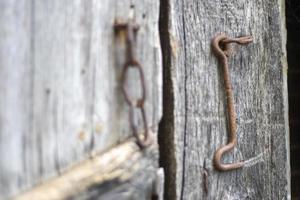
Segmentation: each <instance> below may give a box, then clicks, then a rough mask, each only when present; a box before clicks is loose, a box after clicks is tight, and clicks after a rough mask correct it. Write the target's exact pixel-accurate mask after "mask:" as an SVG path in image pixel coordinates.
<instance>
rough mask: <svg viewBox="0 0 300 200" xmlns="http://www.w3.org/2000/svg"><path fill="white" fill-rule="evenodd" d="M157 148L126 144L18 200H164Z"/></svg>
mask: <svg viewBox="0 0 300 200" xmlns="http://www.w3.org/2000/svg"><path fill="white" fill-rule="evenodd" d="M157 159H158V152H157V146H155V145H154V146H152V147H150V148H149V149H147V150H145V151H140V149H139V148H138V147H137V146H136V145H135V143H134V142H133V141H132V140H131V141H127V142H125V143H124V144H121V145H119V146H117V147H115V148H113V149H111V150H109V151H108V152H105V153H104V154H103V155H97V156H95V157H93V158H92V159H90V160H87V161H84V162H83V163H80V164H79V165H78V166H76V167H74V168H72V169H71V170H70V171H68V172H66V173H64V174H62V175H61V176H60V177H58V178H55V179H53V180H50V181H48V182H46V183H44V184H41V185H39V186H38V187H36V188H34V189H33V190H31V191H28V192H25V193H23V194H21V195H18V196H17V197H16V198H15V200H27V199H28V200H48V199H49V200H52V199H56V200H59V199H109V200H114V199H116V200H117V199H134V200H140V199H145V200H146V199H147V200H148V199H151V198H152V197H154V196H156V198H157V199H161V200H162V193H159V192H158V190H157V189H160V190H161V189H162V187H163V185H162V184H160V182H161V181H162V180H163V178H161V177H160V175H159V174H160V172H159V171H160V170H157V169H156V168H154V167H153V166H156V167H157V162H156V164H153V161H155V160H157Z"/></svg>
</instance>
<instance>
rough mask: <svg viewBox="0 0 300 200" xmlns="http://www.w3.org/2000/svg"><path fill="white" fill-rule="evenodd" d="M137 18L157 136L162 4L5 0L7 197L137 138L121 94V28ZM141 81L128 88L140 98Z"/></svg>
mask: <svg viewBox="0 0 300 200" xmlns="http://www.w3.org/2000/svg"><path fill="white" fill-rule="evenodd" d="M132 5H134V7H133V8H131V7H132ZM131 12H134V13H135V18H136V22H137V23H138V24H139V25H140V30H139V33H138V37H137V40H138V41H137V42H138V43H137V50H136V55H137V58H138V60H139V61H140V63H142V65H143V68H144V70H145V74H146V87H147V100H146V111H147V118H148V121H149V125H150V126H151V127H152V129H153V132H156V131H157V124H158V122H159V120H160V117H161V110H162V106H161V98H162V97H161V96H162V91H161V89H162V88H161V87H162V83H161V82H162V72H161V71H162V70H161V52H160V43H159V33H158V15H159V1H149V0H142V1H140V0H138V1H126V0H121V1H120V0H113V1H112V0H104V1H94V0H92V1H88V0H63V1H61V0H46V1H35V0H31V1H29V0H27V1H26V0H21V1H12V0H9V1H0V87H1V88H0V95H1V98H0V199H3V198H5V197H7V196H11V195H14V194H17V193H18V192H19V191H20V190H23V189H27V188H30V187H32V186H33V185H35V184H38V183H40V182H42V181H43V180H45V179H47V178H49V177H53V176H57V175H58V174H59V173H61V172H62V171H64V170H65V169H67V168H69V167H70V166H72V165H73V164H74V163H76V162H78V161H81V160H84V159H87V158H88V157H90V156H91V155H93V154H94V153H95V152H103V151H104V150H106V149H108V148H110V147H112V146H114V145H115V144H117V143H119V142H121V141H123V140H124V139H126V138H128V137H129V136H131V130H130V128H129V123H128V108H127V105H126V103H125V101H124V98H123V96H122V93H121V88H120V74H121V70H122V64H123V62H124V54H125V52H124V43H123V41H122V38H116V37H115V34H114V30H113V25H114V22H115V20H116V19H117V18H119V19H122V20H124V21H126V20H127V19H128V17H129V13H131ZM137 80H138V77H137V76H131V82H130V84H129V86H128V87H129V88H130V89H129V90H130V91H131V92H133V93H134V94H135V93H136V92H135V91H139V90H137V86H136V85H137V84H136V82H137ZM153 162H154V163H155V161H153Z"/></svg>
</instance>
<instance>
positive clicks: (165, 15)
mask: <svg viewBox="0 0 300 200" xmlns="http://www.w3.org/2000/svg"><path fill="white" fill-rule="evenodd" d="M168 27H169V0H161V1H160V16H159V34H160V43H161V48H162V58H163V118H162V120H161V122H160V124H159V133H158V143H159V154H160V158H159V160H160V161H159V162H160V167H163V168H164V171H165V186H164V199H165V200H173V199H177V197H176V159H175V144H174V97H173V85H172V78H171V44H170V41H171V40H170V34H169V29H168Z"/></svg>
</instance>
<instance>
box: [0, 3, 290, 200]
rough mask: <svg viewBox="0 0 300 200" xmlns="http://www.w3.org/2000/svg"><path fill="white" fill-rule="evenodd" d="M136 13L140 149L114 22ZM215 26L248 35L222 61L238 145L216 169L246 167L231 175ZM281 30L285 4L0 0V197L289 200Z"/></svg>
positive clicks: (133, 78)
mask: <svg viewBox="0 0 300 200" xmlns="http://www.w3.org/2000/svg"><path fill="white" fill-rule="evenodd" d="M132 18H133V19H134V21H135V23H136V24H137V25H138V26H139V28H138V31H136V45H134V46H133V52H134V56H135V59H136V60H137V61H138V62H139V63H140V64H141V66H142V69H143V71H144V76H145V86H146V100H145V113H146V118H147V121H148V127H149V129H151V131H152V132H153V133H154V141H153V143H152V145H151V146H149V147H147V148H145V149H140V148H139V147H138V146H137V145H136V142H135V141H136V139H135V138H134V137H133V136H132V127H131V125H130V124H131V123H130V117H129V114H130V109H129V106H128V104H127V103H126V98H124V95H123V92H122V71H123V68H124V63H125V62H126V59H127V56H126V53H127V50H126V46H127V45H128V43H126V39H127V36H128V34H126V31H124V30H123V32H122V33H116V31H115V28H114V27H115V24H116V22H124V23H127V22H129V21H130V19H132ZM220 32H224V33H226V34H227V35H229V36H231V37H234V38H235V37H240V36H245V35H251V36H252V37H253V42H252V43H251V44H249V45H247V46H238V45H232V46H234V47H235V48H234V51H233V54H232V55H231V56H230V58H229V60H230V61H229V69H230V77H231V80H232V87H233V91H234V101H235V105H234V107H235V109H236V111H237V127H238V129H237V140H238V143H237V146H236V147H235V148H234V150H233V151H230V152H228V153H226V154H225V155H224V156H223V160H222V162H224V163H234V162H237V161H241V160H244V161H245V166H244V167H243V168H241V169H236V170H231V171H228V172H220V171H218V170H216V169H215V168H214V164H213V156H214V152H215V151H216V150H217V149H218V148H219V147H220V146H222V145H224V144H225V143H226V142H227V140H228V134H229V132H228V131H229V130H228V125H227V124H228V116H227V104H226V97H225V92H224V83H223V71H222V68H221V65H220V63H219V62H218V60H217V57H216V56H215V55H214V54H213V52H212V48H211V41H212V39H213V38H214V37H215V36H216V35H217V34H219V33H220ZM132 34H134V33H133V32H132ZM285 34H286V33H285V13H284V0H265V1H258V0H254V1H246V0H234V1H228V0H222V1H217V0H160V1H159V0H156V1H151V0H131V1H129V0H102V1H93V0H92V1H87V0H45V1H35V0H32V1H28V0H27V1H26V0H21V1H12V0H8V1H5V0H0V85H1V86H0V94H1V96H0V97H1V98H0V199H8V198H15V199H31V200H32V199H38V200H40V199H105V200H106V199H108V200H110V199H139V200H140V199H141V200H143V199H145V200H146V199H167V200H173V199H174V200H175V199H195V200H199V199H220V200H221V199H222V200H223V199H270V200H273V199H280V200H281V199H290V166H289V140H288V115H287V111H288V107H287V106H288V105H287V84H286V79H287V63H286V51H285V40H286V35H285ZM135 69H136V68H132V69H129V71H128V74H127V75H128V77H127V78H128V80H127V83H126V88H127V90H128V92H129V93H130V95H133V96H135V98H136V97H138V96H139V95H141V92H140V91H141V90H142V85H141V82H140V77H139V71H137V70H135ZM135 113H138V109H135ZM134 122H135V123H137V125H138V127H139V130H140V132H141V133H143V119H142V117H141V115H139V114H137V115H136V117H135V118H134ZM156 138H157V139H156ZM158 144H159V145H158ZM159 164H160V165H159ZM160 167H161V168H160Z"/></svg>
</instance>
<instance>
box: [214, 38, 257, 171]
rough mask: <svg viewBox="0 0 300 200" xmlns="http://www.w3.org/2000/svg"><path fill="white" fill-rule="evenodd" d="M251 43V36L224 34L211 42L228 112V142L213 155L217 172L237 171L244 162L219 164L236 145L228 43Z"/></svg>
mask: <svg viewBox="0 0 300 200" xmlns="http://www.w3.org/2000/svg"><path fill="white" fill-rule="evenodd" d="M252 41H253V39H252V37H251V36H245V37H239V38H230V37H228V36H226V35H225V34H224V33H221V34H219V35H217V36H216V37H215V38H214V39H213V40H212V49H213V52H214V54H215V55H216V56H217V58H218V59H219V62H220V64H221V65H222V67H223V77H224V84H225V94H226V99H227V112H228V118H229V119H228V123H229V140H228V143H227V144H226V145H225V146H223V147H220V148H219V149H218V150H217V151H216V152H215V154H214V166H215V168H216V169H217V170H219V171H229V170H234V169H238V168H241V167H243V166H244V162H243V161H240V162H237V163H231V164H223V163H221V158H222V156H223V154H224V153H226V152H228V151H230V150H232V149H233V148H234V147H235V146H236V143H237V135H236V130H237V124H236V112H235V108H234V98H233V90H232V84H231V79H230V74H229V67H228V58H229V56H230V54H231V49H230V43H237V44H240V45H246V44H249V43H251V42H252Z"/></svg>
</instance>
